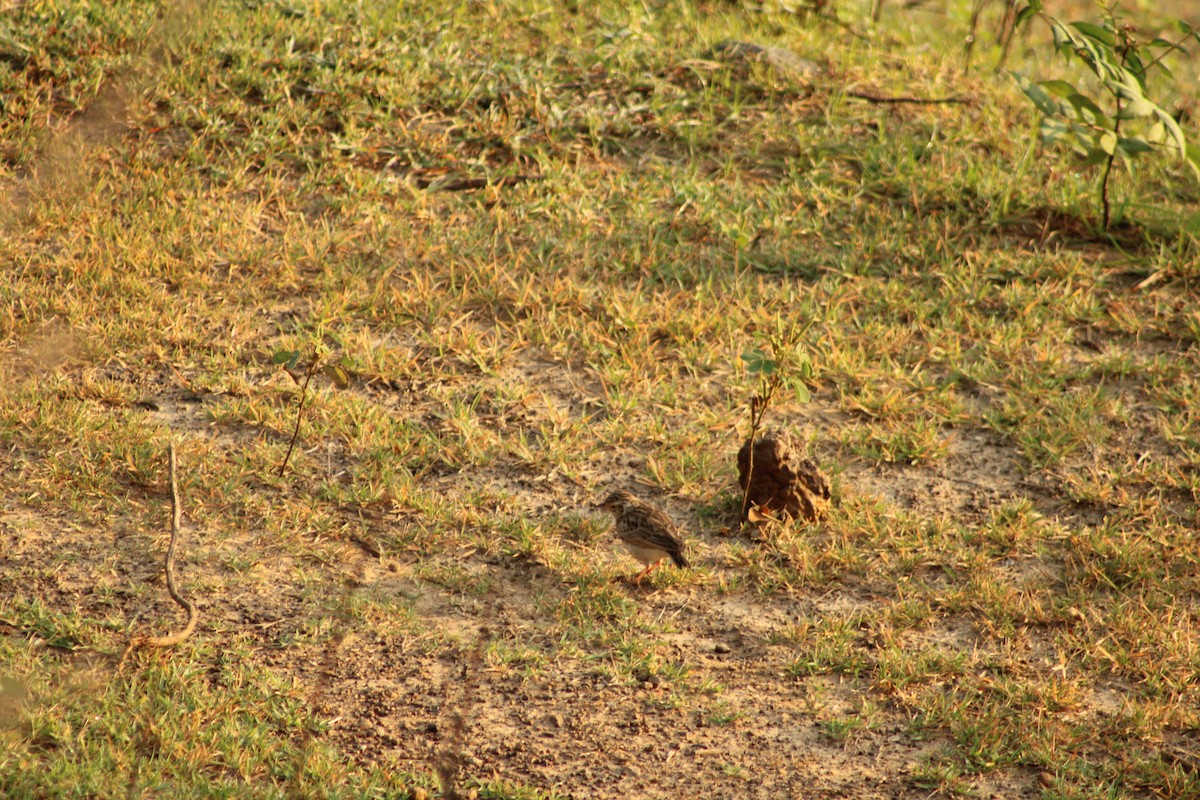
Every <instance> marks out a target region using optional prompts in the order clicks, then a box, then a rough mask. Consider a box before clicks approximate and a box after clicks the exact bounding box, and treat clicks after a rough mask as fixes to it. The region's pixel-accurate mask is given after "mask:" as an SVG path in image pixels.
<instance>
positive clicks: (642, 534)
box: [600, 489, 691, 585]
mask: <svg viewBox="0 0 1200 800" xmlns="http://www.w3.org/2000/svg"><path fill="white" fill-rule="evenodd" d="M600 508H603V509H605V510H606V511H611V512H612V514H613V516H614V517H616V520H617V524H616V525H615V526H614V529H615V530H616V533H617V538H618V539H620V540H621V542H622V543H623V544H624V545H625V547H627V548H629V552H630V553H632V554H633V557H634V558H636V559H637V560H638V561H641V562H642V563H643V564H645V565H646V568H645V569H644V570H642V571H641V572H639V573H638V575H637V577H636V578H634V579H633V582H634V583H636V584H639V585H640V584H641V582H642V578H643V577H645V576H646V574H647V573H648V572H650V570H652V569H653V568H654V567H655V565H656V564H658V563H659V562H660V561H662V560H663V559H664V558H667V557H668V556H670V558H671V560H672V561H674V562H675V566H677V567H690V566H691V564H689V563H688V560H687V559H686V558H684V556H683V541H682V540H680V538H679V532H678V531H677V530H676V529H675V523H674V522H672V521H671V518H670V517H668V516H667V515H666V514H664V513H663V512H661V511H659V510H658V509H657V508H655V507H654V506H652V505H650V504H649V503H647V502H646V501H644V500H639V499H638V498H637V497H635V496H634V495H633V494H631V493H630V492H627V491H625V490H624V489H618V490H617V491H615V492H613V493H612V494H610V495H609V496H608V497H606V498H605V499H604V502H602V503H601V504H600Z"/></svg>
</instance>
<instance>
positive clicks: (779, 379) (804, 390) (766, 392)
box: [739, 345, 813, 523]
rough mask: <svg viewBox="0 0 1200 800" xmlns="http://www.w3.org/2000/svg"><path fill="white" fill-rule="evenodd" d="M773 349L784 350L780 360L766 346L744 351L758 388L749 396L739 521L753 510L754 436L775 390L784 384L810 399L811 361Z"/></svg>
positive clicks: (788, 350) (799, 398) (773, 396)
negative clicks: (744, 479)
mask: <svg viewBox="0 0 1200 800" xmlns="http://www.w3.org/2000/svg"><path fill="white" fill-rule="evenodd" d="M771 350H772V353H781V352H782V353H785V355H784V356H782V357H781V358H780V359H779V360H776V359H775V358H772V357H771V356H770V355H768V354H767V352H766V351H765V350H762V349H761V348H755V349H753V350H747V351H746V352H744V353H742V361H744V362H746V369H747V370H749V372H750V374H751V375H754V376H756V377H757V378H758V391H757V392H755V393H754V395H753V396H751V398H750V435H749V436H747V437H746V443H747V450H748V454H749V459H748V461H747V466H746V489H745V491H744V492H742V510H741V514H740V517H739V519H740V521H741V522H743V523H744V522H745V521H746V518H747V516H748V515H749V513H750V486H751V478H752V477H753V476H754V440H755V439H757V438H758V433H759V431H761V430H762V423H763V418H764V417H766V415H767V409H768V408H770V407H771V401H772V400H774V398H775V394H776V392H778V391H779V390H780V389H781V388H782V389H788V390H789V391H792V392H794V393H795V395H796V399H797V400H798V401H800V402H801V403H807V402H808V400H809V392H808V386H807V385H806V384H805V383H804V381H805V379H808V378H811V377H812V376H813V367H812V362H811V361H809V360H808V359H807V358H806V357H803V356H800V355H799V354H797V353H795V352H794V350H792V349H785V348H782V347H781V346H779V345H774V346H772V348H771Z"/></svg>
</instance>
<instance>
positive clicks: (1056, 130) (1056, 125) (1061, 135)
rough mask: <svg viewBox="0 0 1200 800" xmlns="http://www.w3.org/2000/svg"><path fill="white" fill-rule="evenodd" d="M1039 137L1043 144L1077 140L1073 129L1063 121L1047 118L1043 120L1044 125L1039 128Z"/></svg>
mask: <svg viewBox="0 0 1200 800" xmlns="http://www.w3.org/2000/svg"><path fill="white" fill-rule="evenodd" d="M1038 136H1040V137H1041V139H1042V141H1043V142H1061V141H1065V140H1068V139H1074V138H1075V134H1074V132H1073V131H1072V130H1071V127H1070V126H1069V125H1067V123H1065V122H1063V121H1062V120H1061V119H1055V118H1054V117H1046V118H1045V119H1043V120H1042V124H1041V125H1039V126H1038Z"/></svg>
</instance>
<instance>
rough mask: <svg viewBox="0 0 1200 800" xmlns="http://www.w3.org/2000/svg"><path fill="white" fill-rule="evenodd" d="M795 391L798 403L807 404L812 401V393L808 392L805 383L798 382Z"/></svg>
mask: <svg viewBox="0 0 1200 800" xmlns="http://www.w3.org/2000/svg"><path fill="white" fill-rule="evenodd" d="M795 391H796V402H798V403H807V402H808V401H809V400H811V399H812V393H811V392H810V391H808V386H806V385H805V384H804V381H796V386H795Z"/></svg>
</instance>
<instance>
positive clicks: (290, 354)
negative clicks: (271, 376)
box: [271, 350, 300, 364]
mask: <svg viewBox="0 0 1200 800" xmlns="http://www.w3.org/2000/svg"><path fill="white" fill-rule="evenodd" d="M299 357H300V353H298V352H297V351H295V350H276V351H275V353H274V355H272V356H271V363H272V364H284V363H287V362H289V361H294V360H295V359H298V358H299Z"/></svg>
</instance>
